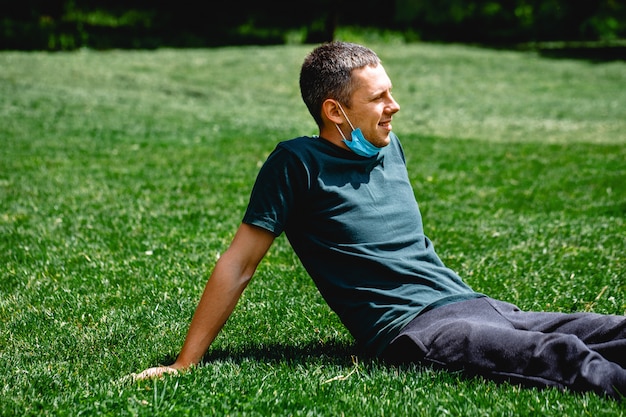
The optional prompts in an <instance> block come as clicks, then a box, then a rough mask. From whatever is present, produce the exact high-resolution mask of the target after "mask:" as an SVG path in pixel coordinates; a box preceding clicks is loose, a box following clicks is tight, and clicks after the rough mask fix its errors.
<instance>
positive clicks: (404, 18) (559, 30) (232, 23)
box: [0, 0, 626, 50]
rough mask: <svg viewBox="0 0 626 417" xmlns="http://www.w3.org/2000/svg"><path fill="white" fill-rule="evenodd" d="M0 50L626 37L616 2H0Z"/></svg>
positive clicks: (625, 17)
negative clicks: (350, 33) (383, 36)
mask: <svg viewBox="0 0 626 417" xmlns="http://www.w3.org/2000/svg"><path fill="white" fill-rule="evenodd" d="M0 4H1V6H0V49H4V50H7V49H13V50H73V49H77V48H83V47H86V48H93V49H109V48H157V47H210V46H226V45H251V44H256V45H267V44H283V43H318V42H322V41H327V40H331V39H333V38H334V37H335V35H336V32H337V30H338V29H339V28H342V27H359V28H367V29H368V30H372V31H381V32H385V31H390V32H393V33H396V34H400V36H401V37H402V38H403V39H404V40H406V41H418V40H422V41H436V42H437V41H440V42H463V43H477V44H486V45H492V46H511V45H520V44H532V43H538V42H555V41H558V42H579V43H581V42H596V43H598V42H600V43H605V44H606V43H614V42H622V41H623V40H624V39H626V1H624V0H585V1H571V0H501V1H493V0H439V1H427V0H385V1H383V0H334V1H331V0H317V1H314V0H298V1H293V0H291V1H287V0H277V1H259V0H256V1H254V0H230V1H227V2H220V3H216V2H207V1H205V2H202V1H200V2H199V1H197V0H193V1H192V0H177V1H162V2H154V1H149V0H24V1H15V0H0Z"/></svg>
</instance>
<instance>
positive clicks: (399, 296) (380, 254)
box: [243, 134, 482, 354]
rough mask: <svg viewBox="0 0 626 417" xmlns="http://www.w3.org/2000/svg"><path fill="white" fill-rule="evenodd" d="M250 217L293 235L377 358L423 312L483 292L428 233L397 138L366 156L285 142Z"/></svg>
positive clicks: (260, 184) (261, 178)
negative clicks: (451, 265)
mask: <svg viewBox="0 0 626 417" xmlns="http://www.w3.org/2000/svg"><path fill="white" fill-rule="evenodd" d="M243 222H244V223H248V224H252V225H255V226H258V227H262V228H264V229H267V230H269V231H270V232H272V233H274V234H275V235H276V236H278V235H280V234H281V233H282V232H285V234H286V236H287V238H288V240H289V242H290V244H291V246H292V247H293V249H294V251H295V253H296V255H297V256H298V257H299V259H300V261H301V262H302V265H303V266H304V268H305V269H306V270H307V272H308V273H309V275H310V276H311V278H312V279H313V281H314V282H315V284H316V285H317V288H318V289H319V291H320V293H321V294H322V296H323V297H324V299H325V300H326V302H327V303H328V305H329V306H330V307H331V308H332V309H333V310H334V311H335V312H336V313H337V314H338V316H339V318H340V319H341V321H342V322H343V324H344V325H345V326H346V327H347V329H348V330H349V331H350V333H351V334H352V335H353V336H354V338H355V339H356V341H357V342H358V343H359V344H361V345H362V346H363V347H364V348H365V349H366V350H367V351H369V352H370V353H372V354H379V353H380V352H381V351H382V350H383V349H384V348H385V347H386V346H387V344H388V343H389V342H390V341H391V339H392V338H393V337H394V336H395V335H397V334H398V332H399V331H400V330H401V329H402V327H404V326H405V325H406V324H407V323H408V322H409V321H411V320H412V319H413V318H414V317H416V316H417V315H418V314H419V313H420V312H422V311H425V310H426V309H431V308H434V307H437V306H440V305H444V304H447V303H451V302H455V301H461V300H466V299H470V298H476V297H480V296H482V295H481V294H478V293H476V292H474V291H473V290H472V289H471V288H470V287H469V286H468V285H467V284H465V283H464V282H463V281H462V280H461V278H460V277H459V276H458V275H457V274H456V273H454V272H453V271H452V270H450V269H448V268H447V267H446V266H445V265H444V264H443V262H442V261H441V260H440V259H439V257H438V256H437V254H436V253H435V250H434V248H433V245H432V243H431V241H430V240H429V239H428V238H427V237H426V236H425V235H424V230H423V226H422V217H421V214H420V211H419V208H418V205H417V202H416V200H415V195H414V192H413V189H412V187H411V184H410V181H409V178H408V174H407V170H406V163H405V158H404V152H403V150H402V146H401V144H400V141H399V140H398V138H397V137H396V136H395V135H394V134H391V143H390V144H389V145H388V146H386V147H384V148H383V149H382V150H381V151H380V152H379V154H378V155H377V156H375V157H371V158H364V157H361V156H358V155H356V154H354V153H353V152H351V151H348V150H345V149H343V148H339V147H337V146H335V145H333V144H332V143H330V142H328V141H326V140H324V139H321V138H318V137H300V138H296V139H292V140H288V141H284V142H281V143H279V144H278V145H277V146H276V148H275V150H274V151H273V152H272V153H271V154H270V156H269V157H268V159H267V161H266V162H265V163H264V165H263V166H262V168H261V170H260V172H259V174H258V177H257V179H256V182H255V185H254V188H253V190H252V193H251V196H250V202H249V204H248V208H247V210H246V213H245V215H244V218H243Z"/></svg>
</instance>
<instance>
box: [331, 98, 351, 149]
mask: <svg viewBox="0 0 626 417" xmlns="http://www.w3.org/2000/svg"><path fill="white" fill-rule="evenodd" d="M337 105H339V110H341V112H342V113H343V116H344V117H345V118H346V120H347V121H348V124H349V125H350V129H352V130H354V126H352V123H351V122H350V119H348V115H347V114H346V112H345V111H343V107H341V103H339V102H337ZM335 127H336V128H337V130H338V131H339V133H340V134H341V137H342V138H343V140H348V139H346V136H345V135H344V134H343V132H342V131H341V129H340V128H339V125H338V124H337V123H335Z"/></svg>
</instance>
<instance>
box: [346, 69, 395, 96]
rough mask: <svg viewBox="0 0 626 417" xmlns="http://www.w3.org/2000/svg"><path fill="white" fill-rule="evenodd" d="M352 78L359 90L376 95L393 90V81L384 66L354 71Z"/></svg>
mask: <svg viewBox="0 0 626 417" xmlns="http://www.w3.org/2000/svg"><path fill="white" fill-rule="evenodd" d="M352 76H353V79H354V81H355V86H356V88H357V89H364V90H368V91H369V92H370V93H375V92H377V91H385V90H388V89H390V88H391V80H390V79H389V76H388V75H387V72H386V71H385V68H384V67H383V65H382V64H378V65H376V66H370V65H368V66H365V67H361V68H357V69H355V70H353V73H352Z"/></svg>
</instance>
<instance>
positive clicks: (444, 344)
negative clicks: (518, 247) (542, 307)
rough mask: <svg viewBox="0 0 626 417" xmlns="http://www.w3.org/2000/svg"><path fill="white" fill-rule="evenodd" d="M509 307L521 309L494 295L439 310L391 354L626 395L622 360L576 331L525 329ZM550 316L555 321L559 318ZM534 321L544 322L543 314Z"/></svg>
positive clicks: (420, 320)
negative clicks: (604, 353)
mask: <svg viewBox="0 0 626 417" xmlns="http://www.w3.org/2000/svg"><path fill="white" fill-rule="evenodd" d="M507 309H511V310H516V309H515V308H514V306H511V305H508V304H507V303H502V305H499V302H494V300H491V299H477V300H469V301H464V302H460V303H455V304H451V305H448V306H444V307H440V308H437V309H434V310H432V311H429V312H427V313H424V314H423V315H421V316H418V317H417V318H416V319H415V320H413V321H412V322H411V323H410V324H409V325H407V326H406V328H405V329H403V330H402V332H401V335H400V336H399V337H398V338H397V339H396V340H395V341H394V342H392V344H391V345H390V348H389V350H388V352H387V353H388V354H389V355H393V356H394V357H398V356H399V355H402V354H404V355H408V356H407V358H408V359H410V360H419V361H422V362H425V363H431V364H435V365H439V366H442V367H445V368H446V369H451V370H460V369H463V370H465V371H467V372H470V373H476V374H479V375H483V376H485V377H487V378H490V379H494V380H509V381H511V382H516V383H523V384H525V385H532V386H556V387H560V388H569V389H572V390H575V391H595V392H597V393H600V394H602V393H605V394H608V395H610V396H613V397H615V398H620V397H621V396H622V395H625V394H626V370H625V369H623V368H622V367H621V366H619V365H618V364H617V363H614V362H611V361H609V360H607V359H606V358H604V357H603V356H602V355H600V354H599V353H597V352H595V351H592V350H591V349H589V347H588V346H587V345H585V343H584V342H583V341H582V340H581V339H579V338H578V337H577V336H576V335H572V334H563V333H543V332H540V331H535V330H526V329H525V328H524V327H530V326H528V325H526V326H523V325H522V322H523V320H522V317H521V316H516V319H515V322H512V321H511V320H510V319H508V318H507V316H509V315H510V312H507ZM516 314H517V312H516ZM549 318H550V319H552V320H553V324H554V322H555V321H556V317H549ZM531 319H532V320H530V321H531V322H532V323H531V324H532V325H533V326H535V327H537V326H539V324H538V323H540V321H541V320H539V317H537V316H533V317H531ZM563 319H566V318H565V317H563ZM566 321H567V320H566ZM516 327H521V328H522V329H521V330H520V329H518V328H516ZM544 330H547V329H544Z"/></svg>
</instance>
